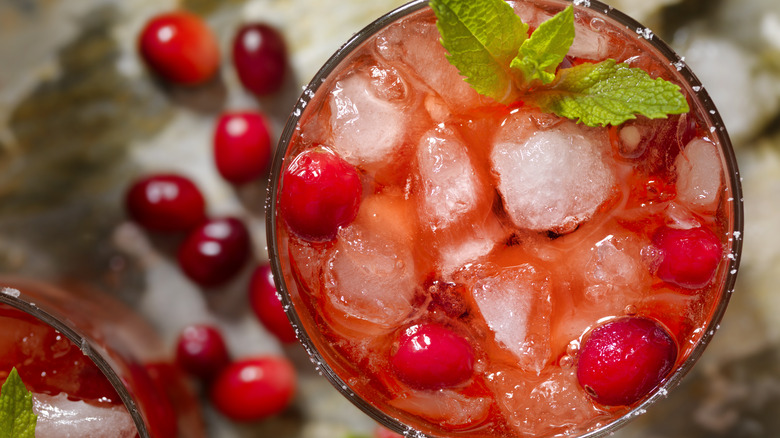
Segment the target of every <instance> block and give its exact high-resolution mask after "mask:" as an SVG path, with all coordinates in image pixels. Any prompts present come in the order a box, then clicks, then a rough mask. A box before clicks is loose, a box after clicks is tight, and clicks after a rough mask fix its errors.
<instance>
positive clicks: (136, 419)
mask: <svg viewBox="0 0 780 438" xmlns="http://www.w3.org/2000/svg"><path fill="white" fill-rule="evenodd" d="M0 303H1V304H6V305H9V306H11V307H13V308H15V309H17V310H20V311H22V312H25V313H26V314H28V315H30V316H33V317H35V318H36V319H38V320H39V321H42V322H43V323H45V324H47V325H49V326H51V327H53V328H54V329H55V330H57V331H58V332H60V333H62V334H63V335H65V337H66V338H68V340H70V341H71V342H72V343H73V344H74V345H75V346H76V347H78V348H79V349H80V350H81V352H82V353H83V354H84V355H85V356H87V357H88V358H89V359H90V360H91V361H92V362H93V363H94V364H95V365H96V366H97V367H98V369H99V370H100V371H101V372H102V373H103V375H104V376H105V377H106V379H108V381H109V383H111V386H112V387H113V388H114V390H116V392H117V394H118V395H119V398H120V399H121V400H122V403H123V404H124V406H125V408H126V409H127V411H128V412H129V413H130V417H131V418H132V419H133V423H134V424H135V426H136V428H137V429H138V430H137V432H138V434H139V436H140V438H150V435H149V431H148V429H147V427H146V423H145V422H144V419H143V417H142V415H141V412H140V410H139V409H138V407H137V406H136V402H135V399H133V397H132V395H130V392H129V391H128V389H127V387H126V386H125V384H124V383H123V382H122V379H121V378H120V377H119V375H118V374H117V373H116V371H115V370H114V368H113V367H112V366H111V365H110V364H109V363H108V361H107V360H106V359H105V358H104V357H103V355H102V354H101V353H100V352H99V351H98V350H97V349H96V348H95V346H94V345H93V341H92V340H91V338H90V337H89V336H85V335H84V334H82V333H81V332H80V331H79V330H78V329H76V328H74V327H72V326H71V325H70V324H68V323H67V322H66V321H67V317H66V315H60V314H59V312H55V311H53V310H52V309H48V308H47V307H48V306H46V305H45V304H39V303H36V302H34V301H31V300H27V299H26V298H25V293H24V290H23V288H20V287H16V286H6V285H0Z"/></svg>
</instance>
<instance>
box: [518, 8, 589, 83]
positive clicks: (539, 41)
mask: <svg viewBox="0 0 780 438" xmlns="http://www.w3.org/2000/svg"><path fill="white" fill-rule="evenodd" d="M573 42H574V8H573V7H572V6H571V5H569V6H568V7H566V9H564V10H563V11H561V12H559V13H557V14H556V15H555V16H554V17H552V18H550V19H549V20H547V21H545V22H543V23H542V24H540V25H539V27H538V28H537V29H536V30H535V31H534V32H533V33H532V34H531V37H530V38H528V39H527V40H525V41H524V42H523V44H522V45H521V46H520V53H519V54H518V55H517V57H516V58H515V59H513V60H512V63H511V64H510V67H511V68H512V71H513V72H516V73H517V74H519V75H520V77H522V78H523V79H524V81H525V83H526V84H530V83H531V82H533V81H535V80H538V81H541V82H542V83H543V84H549V83H550V82H552V81H554V80H555V69H556V68H558V65H559V64H560V63H561V62H562V61H563V58H565V57H566V54H567V53H568V52H569V48H570V47H571V44H572V43H573Z"/></svg>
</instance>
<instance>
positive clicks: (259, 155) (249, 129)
mask: <svg viewBox="0 0 780 438" xmlns="http://www.w3.org/2000/svg"><path fill="white" fill-rule="evenodd" d="M214 161H215V163H216V166H217V170H218V171H219V173H220V175H222V177H223V178H225V179H226V180H227V181H229V182H231V183H233V184H244V183H247V182H250V181H252V180H255V179H257V178H258V177H260V176H262V175H263V173H265V171H266V170H267V169H268V165H269V164H270V162H271V134H270V133H269V131H268V123H267V121H266V119H265V117H263V115H262V114H260V113H257V112H252V111H245V112H235V113H225V114H222V115H221V116H220V118H219V120H218V121H217V126H216V129H215V130H214Z"/></svg>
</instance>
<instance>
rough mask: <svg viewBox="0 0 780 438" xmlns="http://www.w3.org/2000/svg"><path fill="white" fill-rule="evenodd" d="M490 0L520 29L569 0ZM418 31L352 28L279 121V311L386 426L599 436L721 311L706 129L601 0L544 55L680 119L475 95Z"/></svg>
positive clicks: (710, 143) (733, 242) (681, 74)
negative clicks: (569, 111) (660, 94)
mask: <svg viewBox="0 0 780 438" xmlns="http://www.w3.org/2000/svg"><path fill="white" fill-rule="evenodd" d="M509 3H510V5H511V6H512V9H513V10H514V12H515V13H516V14H517V15H519V16H520V17H521V18H522V20H523V21H524V22H525V23H527V24H528V25H529V26H530V29H532V30H534V29H540V28H543V24H542V23H544V22H545V21H547V20H548V19H550V18H551V17H554V16H557V15H556V14H558V13H559V12H561V11H562V10H564V8H565V7H566V6H568V5H569V3H568V2H564V1H546V2H542V1H538V2H535V1H517V2H509ZM436 22H437V18H436V16H434V13H433V12H432V11H431V9H430V8H428V7H427V4H426V2H421V1H418V2H413V3H410V4H409V5H407V6H405V7H402V8H400V9H398V10H396V11H394V12H392V13H390V14H389V15H387V16H385V17H383V18H381V19H380V20H378V21H377V22H375V23H374V24H372V25H371V26H369V27H368V28H366V29H364V30H363V31H362V32H360V33H359V34H357V35H356V36H355V37H354V38H353V39H352V40H351V41H350V42H349V43H348V44H347V45H345V46H344V47H343V48H342V49H341V50H340V51H339V52H337V53H336V55H334V57H333V58H331V60H329V61H328V63H327V64H326V65H325V67H324V68H323V69H322V70H321V71H320V72H319V73H318V74H317V76H316V77H315V78H314V80H313V81H312V82H311V85H310V86H309V88H307V89H306V91H305V92H304V95H303V97H302V99H301V101H300V102H299V104H298V105H297V107H296V109H295V111H294V113H293V116H292V117H291V119H290V120H289V122H288V125H287V127H286V130H285V132H284V134H283V136H282V142H281V145H280V150H279V151H278V155H277V157H276V158H275V163H274V169H273V174H272V184H273V185H272V188H271V193H270V199H271V201H270V207H271V208H270V210H269V216H268V223H269V229H268V235H269V241H270V242H271V245H270V252H271V256H272V257H271V258H272V261H273V264H274V268H275V273H276V281H277V285H278V287H279V290H280V291H282V292H283V297H284V299H285V302H286V303H287V305H288V308H289V312H288V314H289V316H290V317H291V320H292V321H293V323H294V324H295V325H296V326H297V327H298V328H299V335H300V337H301V339H302V341H303V343H304V344H305V345H306V346H307V347H309V348H310V352H311V354H312V357H313V360H314V361H315V363H316V364H317V366H318V367H320V369H322V371H323V372H324V373H325V375H326V376H327V377H328V378H329V379H330V380H331V381H332V382H333V383H334V385H335V386H336V387H337V388H338V389H339V390H341V391H342V392H343V393H344V394H345V395H347V396H348V397H349V398H350V400H352V401H353V402H354V403H355V404H356V405H358V406H359V407H361V408H362V409H363V410H365V411H366V412H367V413H368V414H370V415H372V416H373V417H374V418H376V419H377V420H379V421H380V422H382V423H384V424H386V425H388V426H389V427H391V428H393V429H394V430H396V431H399V432H404V431H406V432H411V431H418V432H419V433H422V434H425V435H431V436H485V437H488V436H506V437H512V436H534V437H537V436H538V437H542V436H557V435H559V434H560V435H566V436H584V435H587V436H601V435H602V434H606V433H608V432H609V431H611V430H614V428H616V427H617V426H619V425H620V424H623V423H624V422H626V421H628V419H630V418H631V417H632V416H633V415H635V414H637V413H640V412H643V411H644V409H646V408H647V406H648V405H649V404H651V403H652V402H653V401H655V400H657V399H658V398H660V397H663V396H664V394H665V393H666V392H667V391H668V390H669V389H670V388H672V387H673V386H675V385H676V384H677V383H679V380H680V379H681V378H682V376H683V375H684V374H685V373H686V372H687V371H688V370H689V369H690V367H691V366H692V365H693V363H694V362H695V361H696V359H697V358H698V357H699V355H700V354H701V352H702V350H703V349H704V347H705V346H706V344H707V342H708V341H709V339H710V337H711V335H712V334H713V333H714V331H715V329H716V328H717V325H718V322H719V321H720V319H721V316H722V314H723V312H724V310H725V307H726V304H727V301H728V297H729V294H730V293H731V291H732V288H733V285H734V281H735V274H736V269H737V265H738V258H739V251H740V248H741V236H740V233H741V230H742V217H741V214H742V212H741V195H740V187H739V180H738V174H737V170H736V163H735V160H734V156H733V152H732V150H731V145H730V142H729V139H728V136H727V134H726V132H725V129H724V128H723V125H722V122H721V121H720V118H719V116H718V114H717V112H716V110H715V108H714V106H713V105H712V102H711V101H710V99H709V97H708V96H707V94H706V92H705V91H704V90H703V89H702V87H701V85H700V84H699V82H698V81H697V80H696V78H695V77H694V76H693V74H692V73H691V72H690V70H688V68H687V67H686V66H685V65H684V63H683V62H682V61H681V59H680V58H679V57H678V56H677V55H675V54H674V53H673V52H672V51H671V50H670V49H669V48H668V47H667V46H666V45H665V44H664V43H663V42H661V41H660V40H658V38H657V37H654V36H653V35H652V33H651V32H650V31H649V30H647V29H646V28H644V27H643V26H641V25H639V24H638V23H636V22H634V21H633V20H631V19H630V18H628V17H626V16H624V15H622V14H621V13H619V12H617V11H615V10H613V9H611V8H609V7H607V6H605V5H603V4H601V3H598V2H595V1H591V2H577V5H576V6H575V7H574V25H575V26H576V37H574V42H573V44H571V47H570V48H569V49H568V51H567V52H566V56H565V58H564V59H563V60H562V62H561V65H560V67H559V68H560V69H562V68H573V69H576V68H577V67H578V66H585V68H588V67H587V65H592V64H595V63H606V64H609V63H610V62H612V61H606V60H609V59H611V60H614V63H613V64H620V65H623V66H629V67H631V68H634V69H641V70H642V71H644V72H645V73H647V75H648V76H649V77H650V78H652V80H655V79H657V78H661V79H663V80H665V81H666V82H668V83H671V84H675V85H677V86H678V87H679V91H680V92H681V93H682V95H683V96H684V98H685V101H687V104H688V105H689V107H690V108H689V110H688V108H686V111H681V112H678V113H674V114H670V115H668V116H666V117H661V118H657V117H654V118H649V117H645V116H642V115H639V116H637V117H635V118H628V119H627V120H625V121H621V122H620V123H602V124H598V123H596V124H589V125H593V126H585V124H584V123H577V121H576V120H571V119H570V118H566V117H562V116H559V115H556V114H551V113H549V112H547V111H543V110H542V109H540V107H539V106H538V105H534V104H531V103H533V102H538V101H540V100H541V99H540V98H538V97H537V96H534V95H533V93H535V92H539V93H542V92H548V91H545V90H546V89H545V88H544V86H538V87H528V88H526V89H525V90H523V92H524V93H525V94H524V95H523V96H526V97H527V99H528V100H529V102H531V103H529V102H524V101H523V98H519V99H514V98H513V99H510V100H509V101H508V102H501V103H498V102H496V99H491V98H487V97H485V96H482V95H480V94H478V93H477V92H476V91H474V90H473V89H472V88H471V87H470V86H469V85H468V84H467V83H465V82H464V81H463V78H462V77H461V76H460V74H459V72H458V69H456V68H455V67H454V66H453V65H451V64H450V62H448V60H447V51H446V50H445V48H444V47H443V46H442V44H440V41H439V40H440V37H441V36H440V33H439V31H438V30H437V25H436ZM606 64H604V65H606ZM613 66H614V65H612V64H610V65H609V66H608V67H610V68H611V67H613ZM572 71H575V70H572ZM576 71H581V70H576ZM555 74H558V71H556V72H555ZM565 80H566V79H565V78H564V79H560V76H559V77H558V79H556V81H558V82H553V85H555V84H560V83H561V82H564V81H565ZM638 87H640V86H639V85H637V88H638ZM623 92H624V94H627V95H628V96H629V97H628V100H631V97H630V96H631V93H632V88H631V87H621V93H623ZM637 92H638V89H637ZM511 94H512V93H511V92H510V93H508V95H511ZM519 95H522V94H519ZM643 99H646V98H643ZM643 103H644V102H643ZM585 118H586V117H582V118H581V119H580V121H581V122H582V121H584V120H585ZM418 432H415V433H418Z"/></svg>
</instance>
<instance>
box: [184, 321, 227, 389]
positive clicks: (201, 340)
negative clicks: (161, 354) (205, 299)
mask: <svg viewBox="0 0 780 438" xmlns="http://www.w3.org/2000/svg"><path fill="white" fill-rule="evenodd" d="M176 362H177V363H178V364H179V366H181V368H182V369H183V370H184V371H186V372H188V373H189V374H191V375H193V376H195V377H197V378H199V379H201V380H204V381H208V380H211V379H212V378H213V377H214V376H216V375H217V373H218V372H220V371H221V370H222V368H225V367H226V366H227V365H228V364H229V363H230V356H229V354H228V350H227V347H226V346H225V339H224V338H223V337H222V333H221V332H220V331H219V330H218V329H216V328H215V327H213V326H210V325H203V324H198V325H191V326H188V327H185V328H184V330H182V332H181V334H180V335H179V340H178V342H177V344H176Z"/></svg>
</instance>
